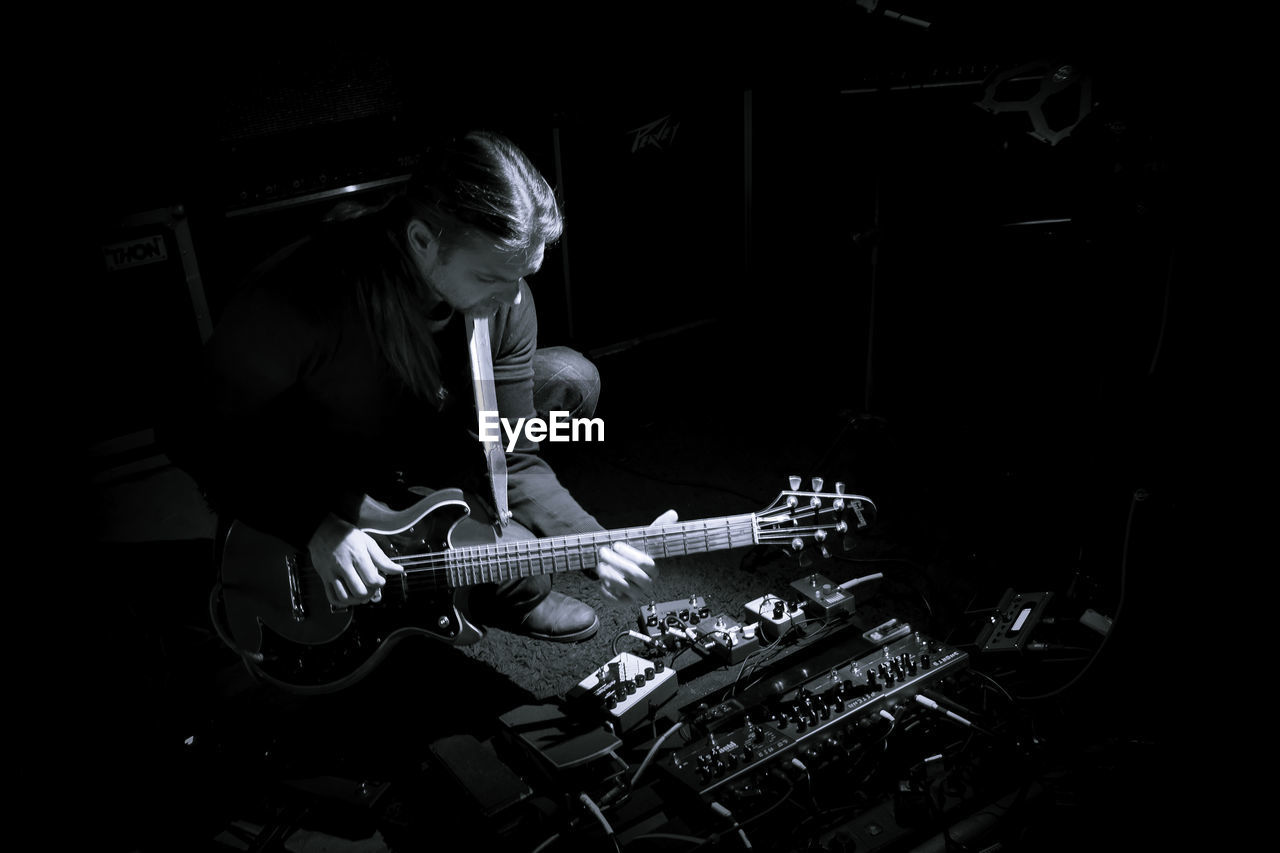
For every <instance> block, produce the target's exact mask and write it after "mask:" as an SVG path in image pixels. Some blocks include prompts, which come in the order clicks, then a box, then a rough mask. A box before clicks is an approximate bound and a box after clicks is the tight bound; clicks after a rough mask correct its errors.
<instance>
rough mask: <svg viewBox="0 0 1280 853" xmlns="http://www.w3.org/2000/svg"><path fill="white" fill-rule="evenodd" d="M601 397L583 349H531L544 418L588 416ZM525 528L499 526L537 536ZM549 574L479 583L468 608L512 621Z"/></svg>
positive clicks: (538, 598) (509, 537)
mask: <svg viewBox="0 0 1280 853" xmlns="http://www.w3.org/2000/svg"><path fill="white" fill-rule="evenodd" d="M599 399H600V372H599V371H598V370H596V366H595V365H594V364H592V363H591V362H590V361H588V360H587V359H586V357H584V356H583V355H582V354H581V353H578V352H576V351H575V350H572V349H569V348H568V347H545V348H540V349H538V350H537V351H535V352H534V354H533V406H534V409H536V410H537V413H538V417H540V418H542V419H544V420H546V419H547V417H548V413H549V412H553V411H555V412H568V413H569V416H570V417H571V418H575V417H581V418H589V417H591V416H592V415H593V414H594V413H595V410H596V403H597V402H598V401H599ZM536 538H537V537H536V536H535V535H534V534H533V532H532V531H530V530H529V529H528V528H526V527H524V526H522V525H521V524H519V523H517V522H515V521H512V522H510V523H509V524H507V525H506V526H505V527H504V528H503V529H502V540H503V541H519V540H522V539H536ZM551 578H552V576H551V575H535V576H534V577H528V578H518V579H516V580H510V581H503V582H502V583H499V584H480V585H478V586H475V587H472V588H471V591H470V610H471V611H472V615H473V616H475V617H476V618H477V619H479V620H480V621H481V622H490V623H498V624H513V623H519V621H520V620H521V619H522V618H523V617H524V616H525V614H527V613H528V612H529V611H530V610H532V609H533V608H535V607H537V606H538V604H540V603H541V602H542V600H543V599H544V598H546V597H547V596H548V595H549V594H550V593H551Z"/></svg>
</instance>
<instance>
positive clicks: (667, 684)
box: [565, 652, 677, 732]
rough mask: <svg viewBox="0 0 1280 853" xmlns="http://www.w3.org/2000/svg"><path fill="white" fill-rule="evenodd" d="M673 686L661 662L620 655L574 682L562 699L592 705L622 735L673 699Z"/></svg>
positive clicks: (674, 682)
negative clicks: (574, 684) (610, 721)
mask: <svg viewBox="0 0 1280 853" xmlns="http://www.w3.org/2000/svg"><path fill="white" fill-rule="evenodd" d="M676 687H677V680H676V671H675V670H674V669H669V668H668V667H666V666H665V665H664V664H663V662H662V660H661V659H659V660H648V659H647V658H642V657H637V656H636V655H633V654H631V653H629V652H622V653H621V654H619V655H617V656H616V657H614V658H613V659H612V660H610V661H609V662H608V663H606V664H605V665H604V666H602V667H600V669H598V670H597V671H595V672H594V673H592V674H591V675H589V676H587V677H586V678H584V679H582V681H580V682H578V685H577V686H576V687H574V688H573V689H572V690H570V691H569V693H568V695H567V696H566V697H565V698H566V699H567V700H568V701H569V702H570V703H584V704H591V705H594V706H595V707H597V708H598V709H599V710H600V711H601V712H602V713H604V714H605V715H606V716H607V717H608V718H609V719H611V720H612V721H613V723H614V729H615V731H618V732H625V731H628V730H629V729H632V728H634V727H635V726H636V725H637V724H638V723H640V722H641V721H643V720H645V719H647V718H648V717H649V713H650V711H651V710H652V709H654V708H657V707H658V706H659V705H661V704H662V703H663V702H666V701H667V700H668V699H670V698H671V697H672V696H674V695H675V693H676Z"/></svg>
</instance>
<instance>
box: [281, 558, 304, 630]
mask: <svg viewBox="0 0 1280 853" xmlns="http://www.w3.org/2000/svg"><path fill="white" fill-rule="evenodd" d="M284 565H285V572H286V574H287V575H288V577H289V609H290V610H291V611H292V613H293V621H294V622H304V621H306V618H307V607H306V604H305V603H303V600H302V584H301V582H300V580H299V578H298V555H297V554H290V555H289V556H287V557H285V558H284Z"/></svg>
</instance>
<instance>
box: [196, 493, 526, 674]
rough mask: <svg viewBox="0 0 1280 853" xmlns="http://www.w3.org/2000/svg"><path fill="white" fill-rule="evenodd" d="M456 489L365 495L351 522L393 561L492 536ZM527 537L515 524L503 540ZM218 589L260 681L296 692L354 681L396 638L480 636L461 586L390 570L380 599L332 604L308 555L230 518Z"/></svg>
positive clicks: (455, 641) (458, 641)
mask: <svg viewBox="0 0 1280 853" xmlns="http://www.w3.org/2000/svg"><path fill="white" fill-rule="evenodd" d="M470 512H471V509H470V507H469V506H468V504H467V502H466V500H465V499H464V497H463V494H462V492H461V491H459V490H458V489H445V490H442V491H438V492H433V493H432V494H430V495H427V496H426V497H424V498H422V499H421V500H420V501H418V502H416V503H414V504H413V505H412V506H410V507H408V508H407V509H404V510H399V511H393V510H390V509H389V508H387V507H385V506H382V505H380V504H374V503H373V502H370V501H366V503H365V506H364V507H363V508H362V510H361V514H360V518H359V519H357V521H356V526H357V527H358V528H360V529H361V530H363V531H364V532H365V533H368V534H369V535H370V536H371V537H372V538H373V539H374V541H376V542H377V543H378V545H379V546H380V547H381V548H382V550H383V552H384V553H385V554H386V555H387V556H388V557H390V558H392V559H393V560H394V559H396V558H397V557H403V556H415V555H422V554H429V553H439V552H441V551H445V550H448V549H451V548H457V547H464V546H469V545H487V544H492V543H494V542H497V541H499V540H498V539H497V534H496V532H495V530H494V528H493V527H492V526H490V525H487V524H484V523H482V522H480V521H477V520H476V519H473V518H471V517H470ZM508 537H511V538H513V539H524V538H532V534H530V533H528V531H526V530H524V528H520V527H518V526H517V525H511V526H509V527H507V528H505V529H504V531H503V540H504V541H505V540H506V539H507V538H508ZM221 574H222V595H223V602H224V604H225V608H226V618H227V627H228V630H229V632H230V634H231V637H232V639H233V640H234V641H235V644H236V646H237V647H238V650H239V651H240V652H241V653H242V654H243V655H244V656H245V658H246V660H247V661H248V662H249V663H250V664H251V666H252V667H253V669H254V670H255V671H256V672H257V673H258V674H259V675H260V676H261V677H262V678H263V679H264V680H266V681H269V682H271V683H273V684H275V685H277V686H279V687H284V688H286V689H289V690H291V691H294V692H301V693H327V692H331V691H334V690H339V689H342V688H344V687H347V686H349V685H351V684H354V683H355V682H357V681H359V680H360V679H361V678H363V677H364V676H365V675H367V674H368V673H369V671H371V670H372V669H373V668H374V667H375V666H376V665H377V663H378V662H379V661H380V660H381V659H382V658H383V656H384V655H385V654H386V653H387V652H388V651H389V650H390V649H391V648H392V647H393V646H394V645H395V644H396V643H397V642H399V641H400V640H402V639H404V638H405V637H408V636H413V635H420V636H427V637H430V638H432V639H435V640H438V641H441V642H444V643H448V644H450V645H466V644H470V643H474V642H476V641H478V640H479V639H480V638H481V637H482V636H483V631H482V629H480V628H478V627H477V626H475V625H474V624H472V623H471V622H470V621H469V620H468V619H467V617H466V616H465V615H464V609H465V604H466V593H467V588H466V587H461V588H457V589H451V588H443V587H442V588H440V589H438V590H428V591H425V592H424V591H423V590H422V589H414V591H413V593H412V595H410V594H409V592H408V585H407V584H406V583H405V582H403V581H402V576H395V575H392V576H389V577H388V579H387V584H386V586H385V587H383V594H382V600H381V601H380V602H379V603H377V604H374V603H367V604H360V605H357V606H354V607H348V608H334V607H332V606H331V605H330V604H329V600H328V597H327V596H326V595H325V591H324V589H323V583H322V581H321V579H320V576H319V574H317V572H316V571H315V569H314V568H312V566H311V565H310V561H309V558H308V555H307V554H306V553H305V552H299V551H298V550H297V549H296V548H294V547H292V546H291V545H289V544H287V543H285V542H284V541H282V540H280V539H277V538H276V537H273V536H269V535H267V534H265V533H261V532H259V531H257V530H255V529H253V528H251V527H249V526H247V525H244V524H241V523H239V522H236V523H234V524H233V525H232V526H231V528H230V530H229V531H228V533H227V537H226V540H225V542H224V543H223V551H222V561H221Z"/></svg>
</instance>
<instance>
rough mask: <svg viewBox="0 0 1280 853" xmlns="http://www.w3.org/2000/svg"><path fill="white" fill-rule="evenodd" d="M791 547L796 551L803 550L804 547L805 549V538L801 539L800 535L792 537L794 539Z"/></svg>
mask: <svg viewBox="0 0 1280 853" xmlns="http://www.w3.org/2000/svg"><path fill="white" fill-rule="evenodd" d="M791 548H792V550H794V551H801V550H803V549H804V540H803V539H801V538H800V537H799V536H797V537H796V538H795V539H792V540H791Z"/></svg>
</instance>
